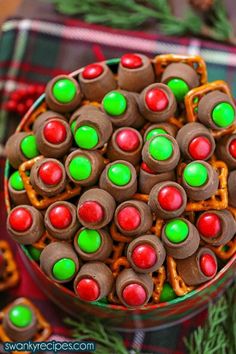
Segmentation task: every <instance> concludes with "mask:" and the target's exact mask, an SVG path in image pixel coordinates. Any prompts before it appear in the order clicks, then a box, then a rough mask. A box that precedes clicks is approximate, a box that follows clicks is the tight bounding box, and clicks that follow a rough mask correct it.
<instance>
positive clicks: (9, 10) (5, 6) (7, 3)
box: [0, 0, 22, 24]
mask: <svg viewBox="0 0 236 354" xmlns="http://www.w3.org/2000/svg"><path fill="white" fill-rule="evenodd" d="M21 2H22V0H0V24H2V23H3V22H4V20H5V19H6V18H7V17H9V16H11V15H14V13H15V12H16V9H17V8H18V7H19V5H20V4H21Z"/></svg>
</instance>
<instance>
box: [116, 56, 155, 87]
mask: <svg viewBox="0 0 236 354" xmlns="http://www.w3.org/2000/svg"><path fill="white" fill-rule="evenodd" d="M135 56H137V57H139V58H140V59H141V65H140V66H137V65H136V67H134V66H133V67H132V63H131V65H129V66H127V65H123V63H122V58H124V57H125V55H124V56H123V57H122V58H121V61H120V63H119V68H118V86H119V87H120V88H121V89H122V90H127V91H132V92H140V91H142V90H143V89H144V88H145V87H146V86H148V85H150V84H152V83H153V82H154V80H155V74H154V70H153V66H152V63H151V60H150V59H149V58H148V57H146V56H145V55H142V54H136V53H135ZM126 57H127V55H126ZM124 59H125V58H124ZM134 59H135V58H134ZM131 60H132V57H131V56H130V62H131Z"/></svg>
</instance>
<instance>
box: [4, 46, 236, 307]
mask: <svg viewBox="0 0 236 354" xmlns="http://www.w3.org/2000/svg"><path fill="white" fill-rule="evenodd" d="M112 69H113V71H112ZM116 69H117V70H116ZM6 154H7V157H8V160H9V162H10V165H11V167H12V171H11V176H10V178H9V180H8V193H9V195H10V197H11V202H12V204H11V207H12V208H11V211H10V213H9V215H8V219H7V229H8V231H9V233H10V235H11V236H12V238H13V239H14V240H15V241H16V242H18V243H20V244H22V245H26V247H27V248H28V250H29V252H30V254H31V256H32V257H33V258H34V259H35V261H36V262H38V263H39V264H40V267H41V269H42V271H43V272H44V273H45V275H46V276H47V277H49V278H50V279H52V280H53V281H54V282H55V283H61V284H62V285H61V286H64V287H67V288H69V289H73V291H74V292H75V294H76V295H77V297H78V298H79V299H80V300H82V301H87V302H94V301H102V302H106V303H108V304H114V305H123V306H125V307H128V308H141V307H143V306H145V305H146V306H148V305H149V304H155V303H159V302H166V301H170V300H172V299H174V298H176V297H178V296H183V295H185V294H187V293H189V292H191V291H192V290H193V289H196V288H197V287H199V286H200V285H201V284H203V283H205V282H207V281H209V280H211V279H213V278H214V277H215V276H216V274H217V272H218V271H219V270H220V268H221V267H222V266H224V264H225V262H227V260H229V259H230V258H231V257H232V256H233V255H234V253H235V252H236V238H235V233H236V221H235V218H236V122H235V105H234V101H233V98H232V95H231V92H230V89H229V87H228V85H227V84H226V83H225V82H223V81H214V82H210V83H208V82H207V71H206V66H205V63H204V61H203V59H202V58H200V57H198V56H189V57H187V56H177V55H171V54H168V55H160V56H157V57H156V58H155V59H153V60H150V59H149V58H148V57H146V56H145V55H141V54H136V53H135V54H125V55H123V56H122V57H121V59H120V61H119V64H118V68H115V67H110V66H109V65H108V64H107V63H105V62H102V63H95V64H90V65H88V66H86V67H85V68H83V69H81V70H78V71H77V72H75V73H73V74H71V75H68V76H67V75H60V76H57V77H55V78H54V79H52V80H51V81H50V82H49V83H48V84H47V87H46V92H45V99H42V100H41V103H40V104H39V105H38V106H37V108H36V109H35V110H32V111H31V113H29V114H28V118H27V119H25V122H24V124H22V125H21V129H20V130H19V129H18V131H17V132H16V133H15V134H14V135H12V136H11V137H10V138H9V140H8V142H7V144H6Z"/></svg>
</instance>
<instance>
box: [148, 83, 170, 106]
mask: <svg viewBox="0 0 236 354" xmlns="http://www.w3.org/2000/svg"><path fill="white" fill-rule="evenodd" d="M145 102H146V104H147V106H148V108H149V109H150V110H151V111H154V112H160V111H164V109H166V108H167V107H168V104H169V100H168V97H167V95H166V93H165V92H164V91H162V90H160V89H158V88H153V89H151V90H149V91H148V92H147V93H146V97H145Z"/></svg>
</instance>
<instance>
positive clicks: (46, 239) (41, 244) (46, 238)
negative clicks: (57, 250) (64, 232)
mask: <svg viewBox="0 0 236 354" xmlns="http://www.w3.org/2000/svg"><path fill="white" fill-rule="evenodd" d="M55 241H57V240H56V239H55V238H54V237H52V236H51V235H49V233H48V232H47V231H45V232H44V234H43V236H42V237H41V238H40V240H38V241H37V242H35V243H33V244H32V247H34V248H37V249H38V250H40V251H41V250H43V249H44V248H45V247H46V246H47V245H49V244H50V243H52V242H55Z"/></svg>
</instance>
